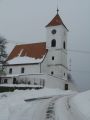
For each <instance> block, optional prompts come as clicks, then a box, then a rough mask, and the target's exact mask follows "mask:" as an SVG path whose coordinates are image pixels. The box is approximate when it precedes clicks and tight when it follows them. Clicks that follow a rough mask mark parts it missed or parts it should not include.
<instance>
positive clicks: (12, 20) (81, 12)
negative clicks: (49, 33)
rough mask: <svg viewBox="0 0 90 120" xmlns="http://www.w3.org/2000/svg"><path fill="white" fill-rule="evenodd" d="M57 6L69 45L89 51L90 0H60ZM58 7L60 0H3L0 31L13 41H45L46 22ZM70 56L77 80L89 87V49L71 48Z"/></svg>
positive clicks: (0, 8) (79, 83)
mask: <svg viewBox="0 0 90 120" xmlns="http://www.w3.org/2000/svg"><path fill="white" fill-rule="evenodd" d="M58 6H59V10H60V11H59V14H60V16H61V18H62V20H63V22H64V24H65V25H66V26H67V28H68V29H69V33H68V49H71V50H83V51H90V0H58ZM56 8H57V0H0V34H1V35H3V36H4V37H5V38H6V39H7V40H8V41H10V42H12V43H23V42H24V43H26V42H27V43H31V42H38V41H46V30H45V25H46V24H48V22H50V20H51V19H52V18H53V17H54V16H55V15H56ZM70 58H71V69H72V75H73V78H74V80H75V82H76V83H78V86H79V87H80V88H82V89H84V90H86V89H90V53H88V54H86V53H77V52H70V51H69V52H68V59H70ZM68 64H69V62H68Z"/></svg>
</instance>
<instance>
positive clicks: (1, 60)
mask: <svg viewBox="0 0 90 120" xmlns="http://www.w3.org/2000/svg"><path fill="white" fill-rule="evenodd" d="M6 43H7V40H6V39H5V38H4V37H2V36H0V75H2V74H5V71H4V70H5V69H4V64H5V58H6V57H7V54H6Z"/></svg>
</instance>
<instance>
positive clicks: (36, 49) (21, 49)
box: [7, 42, 47, 61]
mask: <svg viewBox="0 0 90 120" xmlns="http://www.w3.org/2000/svg"><path fill="white" fill-rule="evenodd" d="M46 53H47V49H46V42H41V43H32V44H21V45H16V46H15V48H14V49H13V50H12V52H11V54H10V55H9V56H8V58H7V61H8V60H11V59H13V58H15V57H17V56H21V57H23V56H28V57H32V58H35V59H40V58H42V57H43V56H44V55H45V54H46Z"/></svg>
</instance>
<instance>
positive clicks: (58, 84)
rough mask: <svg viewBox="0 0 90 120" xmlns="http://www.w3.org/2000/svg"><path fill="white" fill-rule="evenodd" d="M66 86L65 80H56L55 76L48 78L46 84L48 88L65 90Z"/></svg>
mask: <svg viewBox="0 0 90 120" xmlns="http://www.w3.org/2000/svg"><path fill="white" fill-rule="evenodd" d="M64 85H65V81H64V80H61V79H58V78H55V77H53V76H47V79H46V84H45V86H46V87H47V88H60V89H62V90H64Z"/></svg>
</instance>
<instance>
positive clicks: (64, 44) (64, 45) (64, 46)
mask: <svg viewBox="0 0 90 120" xmlns="http://www.w3.org/2000/svg"><path fill="white" fill-rule="evenodd" d="M63 48H64V49H66V43H65V41H64V42H63Z"/></svg>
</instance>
